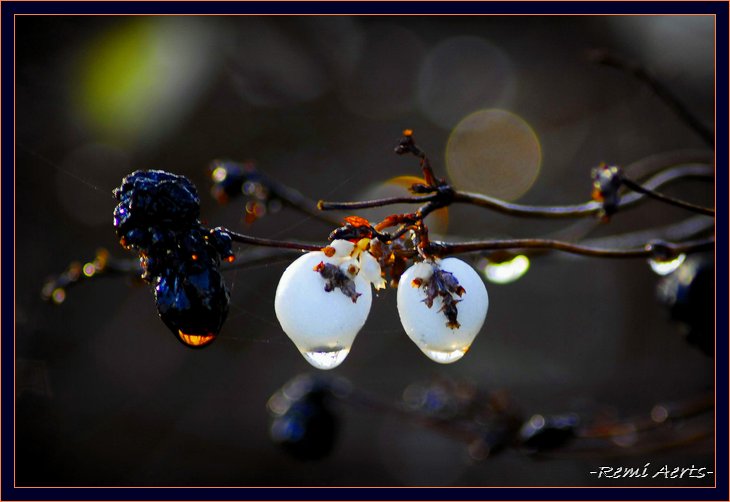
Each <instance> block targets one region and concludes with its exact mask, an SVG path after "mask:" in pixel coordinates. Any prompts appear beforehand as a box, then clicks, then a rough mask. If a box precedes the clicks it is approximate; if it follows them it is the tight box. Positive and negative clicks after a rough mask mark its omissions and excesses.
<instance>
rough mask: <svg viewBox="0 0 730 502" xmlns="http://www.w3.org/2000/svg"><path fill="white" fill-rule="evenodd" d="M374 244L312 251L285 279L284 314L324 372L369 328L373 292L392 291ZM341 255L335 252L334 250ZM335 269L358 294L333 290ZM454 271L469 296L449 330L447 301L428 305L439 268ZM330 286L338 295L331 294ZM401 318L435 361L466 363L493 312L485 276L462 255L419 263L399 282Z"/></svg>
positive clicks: (287, 328)
mask: <svg viewBox="0 0 730 502" xmlns="http://www.w3.org/2000/svg"><path fill="white" fill-rule="evenodd" d="M368 245H369V241H368V240H367V239H364V240H362V241H360V242H359V243H357V244H353V243H352V242H349V241H345V240H335V241H332V243H330V246H329V248H330V249H327V248H325V251H327V252H324V251H314V252H310V253H306V254H304V255H303V256H301V257H299V258H298V259H297V260H295V261H294V262H293V263H292V264H291V265H289V267H287V269H286V270H285V271H284V274H283V275H282V277H281V280H280V281H279V286H278V287H277V290H276V298H275V300H274V308H275V311H276V317H277V318H278V319H279V323H280V324H281V327H282V329H283V330H284V332H285V333H286V334H287V335H288V336H289V338H290V339H291V340H292V341H293V342H294V344H295V345H296V346H297V348H298V349H299V351H300V352H301V353H302V355H303V356H304V357H305V359H306V360H307V361H308V362H309V363H310V364H312V365H313V366H315V367H316V368H319V369H332V368H334V367H336V366H338V365H339V364H340V363H342V361H344V359H345V358H346V357H347V355H348V354H349V352H350V348H351V347H352V343H353V341H354V340H355V337H356V336H357V333H358V332H359V331H360V329H361V328H362V327H363V325H364V324H365V320H366V319H367V316H368V313H369V312H370V306H371V304H372V292H371V289H370V285H371V284H372V285H373V287H375V288H376V289H382V288H385V285H386V284H385V280H384V279H383V277H382V275H381V269H380V264H379V263H378V261H377V260H376V259H375V257H373V255H371V254H370V253H369V252H368V250H367V249H368ZM333 251H334V252H333ZM320 264H325V265H326V264H331V265H334V266H336V267H338V268H339V270H340V271H341V272H342V273H343V274H345V275H341V277H342V278H343V279H344V280H348V279H349V280H351V281H352V283H351V284H350V286H352V285H354V288H355V290H356V292H357V294H358V296H356V297H355V298H353V296H354V295H348V294H344V291H342V290H340V289H339V288H335V289H332V286H331V284H330V285H328V280H327V279H326V278H325V276H324V274H322V273H320V272H319V271H318V270H321V269H322V268H323V266H324V265H320ZM439 269H440V271H442V272H448V273H450V274H452V275H453V277H454V278H455V279H456V280H457V281H458V283H459V285H460V286H461V287H462V288H463V290H464V292H463V294H461V295H460V296H459V297H454V299H455V300H458V306H457V308H458V324H457V325H456V326H455V325H454V324H451V325H449V323H448V322H447V318H446V316H445V315H444V312H442V311H441V310H442V307H443V299H442V298H441V296H436V297H435V298H434V299H433V304H432V305H431V307H428V306H427V304H426V302H425V301H424V300H426V296H427V294H426V291H425V290H424V288H423V287H421V285H422V284H424V283H427V282H428V281H429V280H430V279H431V277H432V275H433V273H434V270H439ZM327 289H330V291H327ZM397 297H398V298H397V303H398V313H399V315H400V319H401V323H402V324H403V328H404V329H405V331H406V333H407V334H408V336H409V337H410V339H411V340H412V341H413V342H414V343H415V344H416V345H417V346H418V347H419V348H420V349H421V351H423V353H424V354H426V355H427V356H428V357H430V358H431V359H433V360H434V361H436V362H439V363H451V362H454V361H457V360H458V359H460V358H461V357H462V356H463V355H464V354H465V353H466V351H467V350H468V349H469V347H470V346H471V344H472V342H473V341H474V338H475V337H476V335H477V334H478V333H479V330H480V329H481V327H482V325H483V324H484V319H485V318H486V315H487V308H488V305H489V298H488V296H487V290H486V288H485V287H484V283H483V282H482V280H481V278H480V277H479V275H478V274H477V273H476V272H475V271H474V269H472V268H471V267H470V266H469V265H467V264H466V263H464V262H463V261H461V260H459V259H457V258H446V259H443V260H439V259H436V260H434V261H432V262H419V263H415V264H414V265H413V266H411V267H410V268H408V269H407V270H406V271H405V272H404V273H403V275H402V276H401V278H400V281H399V284H398V295H397Z"/></svg>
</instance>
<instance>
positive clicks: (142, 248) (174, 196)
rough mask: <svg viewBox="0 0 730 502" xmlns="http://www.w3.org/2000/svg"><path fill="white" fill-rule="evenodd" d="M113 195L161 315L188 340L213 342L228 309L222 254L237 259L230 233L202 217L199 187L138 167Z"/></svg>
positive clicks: (120, 226)
mask: <svg viewBox="0 0 730 502" xmlns="http://www.w3.org/2000/svg"><path fill="white" fill-rule="evenodd" d="M114 196H115V197H116V198H117V200H119V204H118V205H117V207H116V208H115V209H114V227H115V229H116V232H117V236H118V237H119V242H120V243H121V244H122V246H124V247H125V248H127V249H134V250H136V251H137V252H139V256H140V263H141V265H142V269H143V270H144V273H143V275H142V278H143V279H144V280H145V281H147V282H148V283H150V284H152V285H153V286H154V292H155V301H156V303H157V311H158V313H159V314H160V318H161V319H162V321H163V322H164V323H165V324H166V325H167V327H168V328H170V330H171V331H172V332H173V333H174V334H175V336H177V337H178V339H179V340H180V341H181V342H183V343H184V344H185V345H187V346H189V347H200V346H204V345H207V344H209V343H210V342H212V341H213V340H214V339H215V337H216V336H217V335H218V332H219V331H220V329H221V327H222V326H223V322H224V321H225V319H226V316H227V315H228V303H229V294H228V290H227V288H226V285H225V283H224V281H223V277H222V276H221V273H220V260H221V259H224V260H226V261H232V260H233V251H232V247H231V244H232V242H231V236H230V235H229V234H228V233H227V232H226V231H224V230H223V229H220V228H215V229H212V230H211V229H208V228H205V227H204V226H203V225H202V224H201V223H200V221H199V220H198V217H199V216H200V199H199V198H198V193H197V190H196V189H195V185H193V184H192V183H191V182H190V180H188V179H187V178H185V177H184V176H178V175H176V174H172V173H168V172H165V171H135V172H133V173H132V174H130V175H129V176H126V177H125V178H124V179H123V180H122V184H121V186H120V187H119V188H116V189H115V190H114Z"/></svg>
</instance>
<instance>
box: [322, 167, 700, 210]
mask: <svg viewBox="0 0 730 502" xmlns="http://www.w3.org/2000/svg"><path fill="white" fill-rule="evenodd" d="M712 177H714V170H713V169H712V167H711V166H705V165H686V166H684V165H683V166H676V167H672V168H668V169H666V170H664V171H662V172H660V173H658V174H656V175H655V176H653V177H652V178H650V179H648V180H647V181H646V182H645V183H644V185H643V188H644V189H645V190H654V189H656V188H658V187H660V186H663V185H665V184H667V183H670V182H674V181H677V180H679V179H682V178H712ZM443 193H447V192H444V191H439V192H436V193H432V194H429V195H424V196H415V195H414V196H402V197H385V198H381V199H373V200H366V201H356V202H330V201H322V200H321V201H319V203H318V204H317V207H318V208H320V209H321V210H323V211H331V210H354V209H367V208H373V207H382V206H387V205H391V204H403V203H410V204H427V203H431V202H437V201H438V200H439V198H441V197H443V195H442V194H443ZM646 196H647V194H646V193H630V194H627V195H625V196H624V197H622V199H621V202H620V204H619V207H620V208H626V207H631V206H633V205H635V204H636V203H638V202H640V201H641V200H642V199H643V198H644V197H646ZM449 197H450V198H451V201H450V202H453V203H461V204H471V205H475V206H479V207H484V208H487V209H493V210H495V211H498V212H500V213H504V214H508V215H511V216H521V217H530V218H580V217H585V216H590V215H596V214H599V213H600V212H601V210H602V209H603V206H602V204H601V203H599V202H595V201H590V202H586V203H582V204H574V205H566V206H532V205H526V204H516V203H513V202H507V201H505V200H502V199H498V198H496V197H490V196H488V195H484V194H478V193H472V192H465V191H461V190H453V191H452V192H451V193H450V194H449ZM703 214H707V213H703Z"/></svg>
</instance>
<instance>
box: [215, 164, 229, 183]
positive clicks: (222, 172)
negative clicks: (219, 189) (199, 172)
mask: <svg viewBox="0 0 730 502" xmlns="http://www.w3.org/2000/svg"><path fill="white" fill-rule="evenodd" d="M226 176H228V171H226V169H225V168H224V167H216V168H215V169H213V174H212V175H211V177H212V178H213V181H215V182H216V183H220V182H221V181H223V180H225V179H226Z"/></svg>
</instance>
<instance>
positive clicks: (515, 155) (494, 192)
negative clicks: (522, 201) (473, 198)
mask: <svg viewBox="0 0 730 502" xmlns="http://www.w3.org/2000/svg"><path fill="white" fill-rule="evenodd" d="M541 161H542V153H541V149H540V142H539V140H538V138H537V135H536V134H535V132H534V131H533V130H532V128H531V127H530V125H529V124H528V123H527V122H525V121H524V120H523V119H522V118H520V117H519V116H517V115H515V114H514V113H512V112H509V111H506V110H498V109H489V110H480V111H477V112H474V113H472V114H470V115H468V116H467V117H466V118H464V119H462V120H461V122H459V124H458V125H457V126H456V127H455V128H454V130H453V131H452V132H451V135H450V137H449V141H448V144H447V146H446V168H447V170H448V173H449V177H450V179H451V181H452V183H453V184H454V186H455V187H456V188H458V189H460V190H466V191H469V192H477V193H482V194H485V195H490V196H492V197H498V198H500V199H505V200H514V199H517V198H519V197H521V196H522V195H523V194H524V193H525V192H527V190H529V189H530V187H531V186H532V185H533V183H534V182H535V180H536V179H537V176H538V174H539V172H540V164H541Z"/></svg>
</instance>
